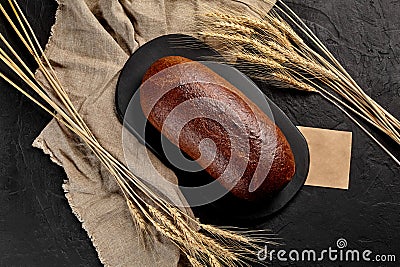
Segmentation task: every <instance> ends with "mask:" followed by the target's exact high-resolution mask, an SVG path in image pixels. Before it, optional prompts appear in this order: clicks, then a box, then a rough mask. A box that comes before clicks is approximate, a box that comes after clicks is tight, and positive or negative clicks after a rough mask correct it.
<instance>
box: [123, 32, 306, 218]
mask: <svg viewBox="0 0 400 267" xmlns="http://www.w3.org/2000/svg"><path fill="white" fill-rule="evenodd" d="M173 55H174V56H183V57H186V58H189V59H192V60H197V61H207V60H210V59H211V58H221V56H220V54H218V53H217V52H216V51H215V50H213V49H212V48H210V47H209V46H208V45H206V44H204V43H203V42H201V41H200V40H198V39H195V38H193V37H191V36H187V35H181V34H172V35H164V36H161V37H159V38H156V39H154V40H152V41H150V42H148V43H147V44H145V45H144V46H142V47H140V48H139V49H138V50H137V51H136V52H135V53H134V54H133V55H132V56H131V57H130V58H129V60H128V61H127V63H126V64H125V66H124V68H123V69H122V71H121V74H120V77H119V80H118V84H117V90H116V111H117V115H118V118H119V120H120V121H121V122H122V123H124V126H125V127H126V128H128V130H129V131H130V132H131V133H132V134H134V135H135V136H136V137H137V138H138V139H139V141H140V142H141V143H143V144H145V145H146V146H147V147H148V148H149V149H150V150H151V151H152V152H153V153H154V154H155V155H156V156H157V157H158V158H159V159H160V160H161V161H162V162H163V163H164V164H165V165H166V166H168V167H169V168H171V169H172V170H173V171H174V172H175V174H176V175H177V177H178V180H179V183H180V184H181V185H184V186H195V185H198V184H194V183H193V181H203V183H206V182H210V181H213V178H211V177H210V176H209V175H208V173H206V172H205V171H199V172H196V173H193V172H190V173H188V172H185V171H182V170H179V169H178V168H175V167H174V166H173V164H171V162H169V161H168V160H167V158H166V157H165V155H164V153H163V150H162V146H161V135H160V133H159V132H158V131H157V130H156V129H155V128H153V127H152V126H151V124H150V123H147V120H146V118H145V116H144V114H143V112H142V110H141V107H140V104H139V99H132V97H133V95H134V94H135V92H136V91H137V90H138V89H139V87H140V85H141V81H142V78H143V75H144V74H145V72H146V71H147V69H148V68H149V67H150V66H151V65H152V64H153V63H154V62H155V61H156V60H158V59H160V58H162V57H165V56H173ZM206 65H207V66H208V67H209V68H211V69H213V70H214V71H215V72H216V73H218V74H219V75H220V76H222V77H223V78H225V79H226V80H227V81H229V82H230V83H231V84H232V85H234V86H235V87H237V88H238V89H239V90H240V89H241V88H249V87H251V88H254V90H258V91H259V92H261V91H260V89H259V88H258V87H257V85H255V84H254V82H253V81H251V80H250V79H249V78H247V76H245V75H244V74H242V73H241V72H239V71H238V70H236V69H234V68H232V67H230V66H227V65H224V64H221V63H215V62H210V63H207V64H206ZM238 74H240V75H238ZM244 93H245V92H244ZM136 95H139V94H136ZM248 97H249V98H250V99H251V97H250V96H248ZM135 98H137V97H135ZM265 98H266V100H267V102H268V104H269V105H270V109H271V111H272V115H273V120H274V121H275V123H276V124H277V125H278V127H279V128H280V129H281V130H282V132H283V133H284V135H285V136H286V138H287V140H288V142H289V144H290V146H291V148H292V151H293V154H294V157H295V162H296V173H295V175H294V177H293V179H292V181H291V182H289V183H288V185H287V186H286V187H285V188H284V189H283V190H281V191H280V192H279V193H277V194H275V195H273V196H271V197H269V198H266V199H264V200H262V201H259V202H247V201H244V200H239V199H237V198H235V197H234V196H233V195H231V194H230V193H228V194H227V195H225V196H224V197H222V198H221V199H219V200H217V201H215V202H212V203H210V204H207V205H204V206H200V207H194V208H193V210H194V212H195V214H196V216H198V217H200V218H201V219H202V221H204V222H207V223H216V224H226V223H229V225H232V224H234V223H235V221H236V222H237V223H238V224H243V223H245V224H246V222H249V220H251V221H254V220H258V219H261V218H264V217H266V216H269V215H271V214H273V213H275V212H277V211H278V210H280V209H282V208H283V207H284V206H285V205H286V204H287V203H288V202H289V201H290V200H291V199H292V198H293V197H294V196H295V195H296V193H297V192H298V191H299V190H300V189H301V187H302V186H303V184H304V182H305V180H306V178H307V175H308V169H309V151H308V146H307V142H306V140H305V139H304V137H303V135H302V134H301V133H300V132H299V130H298V129H297V128H296V126H294V125H293V124H292V122H291V121H290V120H289V119H288V117H287V116H286V115H285V114H284V113H283V111H282V110H281V109H279V107H277V106H276V105H275V104H274V103H273V102H272V101H271V100H270V99H268V98H267V97H265ZM131 100H132V101H135V102H137V104H134V105H129V104H130V102H131ZM254 102H255V103H256V102H257V101H254ZM128 106H129V114H134V116H127V117H126V118H125V114H126V112H127V109H128ZM267 115H269V116H270V117H271V114H267ZM144 125H145V127H146V136H145V137H144V136H143V134H141V132H142V131H143V128H144ZM195 176H197V177H198V178H200V179H196V178H197V177H195ZM185 177H190V178H189V179H187V178H186V179H185ZM186 197H187V199H188V202H189V204H190V201H189V200H190V196H186Z"/></svg>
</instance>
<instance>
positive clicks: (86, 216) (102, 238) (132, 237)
mask: <svg viewBox="0 0 400 267" xmlns="http://www.w3.org/2000/svg"><path fill="white" fill-rule="evenodd" d="M246 2H247V3H248V2H257V1H252V0H246V1H228V0H219V1H213V2H212V4H213V5H223V6H225V7H231V8H240V9H241V10H243V12H246V11H248V12H250V10H249V8H248V7H247V5H246V4H245V3H246ZM210 3H211V2H210ZM200 6H202V2H201V1H200V0H190V1H189V0H120V1H118V0H86V1H84V0H59V8H58V11H57V17H56V23H55V25H54V26H53V29H52V37H51V38H50V41H49V43H48V45H47V47H46V50H45V53H46V55H47V56H48V58H49V59H50V62H51V63H52V64H53V66H54V67H55V70H56V72H57V75H58V77H59V79H60V81H61V83H62V84H63V85H64V87H65V89H66V90H67V92H68V94H69V96H70V98H71V100H72V101H73V103H74V104H75V105H76V107H77V108H78V110H79V112H80V114H81V115H82V116H83V118H84V119H85V121H86V122H87V124H88V125H89V127H90V129H91V130H92V131H93V133H94V135H95V136H96V137H97V138H98V140H99V141H100V143H101V144H102V145H103V146H104V147H105V148H106V149H107V150H109V151H110V152H111V153H112V154H113V155H115V156H116V157H117V158H118V159H119V160H121V161H124V153H123V150H122V140H121V136H122V125H121V124H120V123H119V121H118V119H117V117H116V115H115V106H114V93H115V89H116V83H117V79H118V75H119V73H120V70H121V68H122V67H123V66H124V63H125V62H126V60H127V59H128V57H129V55H130V54H132V53H133V52H134V51H135V50H136V49H137V48H138V47H139V46H140V45H142V44H144V43H145V42H146V41H149V40H151V39H153V38H155V37H157V36H160V35H163V34H167V33H173V32H184V31H186V30H188V28H187V27H189V26H190V27H192V26H193V25H194V19H195V12H198V11H199V10H198V9H199V7H200ZM264 8H265V7H264ZM37 77H38V78H39V79H40V80H41V81H42V82H43V83H44V84H46V83H45V79H44V78H43V77H42V76H41V73H40V72H38V73H37ZM132 142H136V143H134V144H133V145H131V148H132V147H133V150H134V151H130V153H132V154H130V155H135V157H136V158H137V164H136V165H137V166H136V170H137V171H139V172H140V173H141V174H142V175H148V176H151V175H154V173H152V172H154V171H155V170H154V168H151V167H149V166H148V165H147V164H148V163H147V162H144V161H143V160H142V156H143V155H144V154H143V153H146V152H145V151H144V147H143V146H142V145H140V144H139V143H138V142H137V141H136V140H133V141H132ZM34 146H36V147H39V148H41V149H43V150H44V152H45V153H48V154H49V155H50V156H51V158H52V160H53V161H54V162H56V163H57V164H59V165H61V166H62V167H63V168H64V169H65V172H66V173H67V176H68V180H67V181H65V184H64V189H65V192H66V197H67V199H68V201H69V204H70V205H71V207H72V210H73V212H74V214H75V215H76V216H77V217H78V219H79V220H80V221H81V222H82V225H83V228H84V229H85V230H86V231H87V233H88V235H89V237H90V238H91V240H92V242H93V244H94V246H95V248H96V250H97V252H98V255H99V258H100V260H101V262H102V263H103V264H105V265H106V266H142V267H145V266H151V267H153V266H177V265H178V262H179V259H180V253H179V250H178V249H177V248H176V247H175V246H174V245H173V244H172V243H170V242H169V241H167V240H165V239H164V238H162V237H161V236H155V242H154V244H153V246H152V247H151V248H147V249H145V248H144V247H143V246H142V245H141V244H140V242H139V238H138V234H137V232H136V229H135V227H134V225H133V223H132V219H131V217H130V215H129V211H128V209H127V207H126V204H125V201H124V199H123V197H122V196H121V195H120V193H119V190H118V187H117V185H116V183H115V182H114V180H113V178H112V177H111V176H110V174H109V173H108V172H107V171H106V170H105V169H103V168H102V166H101V164H100V163H99V161H98V160H97V159H96V158H95V157H94V156H93V155H92V154H91V153H90V152H89V151H88V149H87V147H86V146H85V145H84V144H82V143H80V141H79V139H77V138H76V137H75V136H74V135H72V134H70V133H69V132H68V131H67V130H65V129H63V128H62V127H60V125H59V124H58V123H57V122H56V121H54V120H53V121H52V122H51V123H50V124H49V125H48V126H47V127H46V128H45V129H44V130H43V132H42V133H41V134H40V136H39V137H38V138H37V139H36V140H35V142H34ZM153 163H154V164H155V165H156V166H155V167H156V168H157V169H158V170H159V172H160V173H162V174H163V176H164V177H165V178H166V179H168V180H170V181H173V182H176V177H175V176H174V174H173V173H172V172H171V171H170V170H168V169H167V168H166V167H164V166H163V165H162V164H161V163H160V162H158V161H157V159H156V158H153ZM176 194H177V195H178V196H179V192H176ZM182 201H184V200H183V199H182Z"/></svg>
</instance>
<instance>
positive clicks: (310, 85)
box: [197, 1, 400, 165]
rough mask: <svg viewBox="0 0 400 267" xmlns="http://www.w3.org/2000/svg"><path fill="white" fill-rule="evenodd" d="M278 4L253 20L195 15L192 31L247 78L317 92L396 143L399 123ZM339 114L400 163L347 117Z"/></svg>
mask: <svg viewBox="0 0 400 267" xmlns="http://www.w3.org/2000/svg"><path fill="white" fill-rule="evenodd" d="M278 2H279V4H280V5H281V6H282V7H280V6H279V5H278V6H275V7H274V9H273V10H272V11H270V12H263V11H262V10H259V12H258V13H260V14H262V13H264V15H263V16H262V17H259V18H258V17H253V16H251V15H243V14H238V13H236V12H234V11H231V10H225V9H223V8H221V9H219V10H213V11H212V12H211V13H207V14H203V15H202V16H201V23H200V29H201V30H200V31H199V32H197V33H198V34H199V35H200V36H203V37H205V40H206V41H210V40H212V41H211V42H210V44H211V45H213V44H215V43H217V44H218V46H217V47H215V48H216V49H217V50H219V51H220V52H221V53H222V54H224V55H227V56H228V57H229V58H233V59H235V60H236V61H233V62H232V63H233V64H235V65H236V66H237V67H238V68H239V69H240V70H242V71H244V72H245V73H247V74H249V75H250V76H252V77H255V78H257V79H261V80H265V81H268V82H270V83H272V84H274V85H275V86H278V87H284V88H294V89H297V90H301V91H307V92H316V93H319V94H320V95H321V96H323V97H324V98H325V99H326V100H328V101H330V102H331V103H332V104H334V105H335V106H336V107H338V108H340V109H341V110H342V111H345V109H347V110H349V111H351V112H353V113H354V114H356V115H358V116H359V117H360V118H362V119H363V120H364V121H365V122H367V123H369V124H371V125H373V126H375V127H376V128H377V129H379V130H380V131H382V132H383V133H385V134H386V135H387V136H389V137H390V138H392V139H393V140H394V141H395V142H397V143H398V144H400V122H399V120H398V119H396V118H395V117H394V116H392V115H391V114H390V113H389V112H388V111H386V110H385V109H384V108H382V107H381V106H380V105H379V104H378V103H376V102H375V101H374V100H373V99H372V98H370V97H369V96H368V95H367V94H366V93H365V92H364V91H363V90H362V89H361V88H360V86H359V85H358V84H357V83H356V82H355V81H354V80H353V79H352V78H351V76H350V75H349V74H348V73H347V72H346V70H345V69H344V68H343V67H342V66H341V65H340V63H339V62H338V61H337V60H336V59H335V58H334V56H333V55H332V54H331V53H330V52H329V50H328V49H327V48H326V47H325V46H324V45H323V44H322V42H321V41H320V40H319V39H318V38H317V37H316V36H315V35H314V34H313V33H312V31H311V30H310V29H309V28H308V27H307V26H306V25H305V24H304V23H303V22H302V21H301V19H300V18H299V17H298V16H297V15H296V14H295V13H294V12H293V11H292V10H291V9H290V8H289V7H288V6H286V5H285V4H284V3H283V2H282V1H278ZM285 10H286V11H285ZM278 12H280V13H281V14H283V15H284V16H285V17H287V18H288V20H289V21H291V22H292V23H294V24H295V25H296V26H297V28H299V29H300V31H301V32H302V33H303V34H305V35H306V37H307V38H308V39H310V40H311V42H312V43H313V44H314V45H316V46H317V48H319V50H321V52H322V54H319V53H318V52H317V51H315V50H314V49H312V48H311V47H310V46H309V45H307V44H306V42H305V41H304V40H303V39H302V38H301V37H300V36H299V34H297V33H296V31H295V30H294V29H293V28H292V27H291V26H290V25H289V23H288V22H286V21H285V20H284V19H283V18H282V17H281V16H280V15H279V14H278ZM232 25H233V26H232ZM222 26H224V27H222ZM239 28H240V29H241V30H240V31H238V30H237V29H239ZM215 41H217V42H215ZM221 44H222V45H221ZM345 114H346V115H347V116H348V117H349V118H350V119H351V120H352V121H353V122H355V123H356V124H357V125H358V126H359V127H360V128H361V129H362V130H363V131H364V132H366V133H367V134H368V136H369V137H371V138H372V139H373V140H374V141H375V142H376V143H377V144H378V145H379V146H380V147H381V148H382V149H383V150H384V151H385V152H386V153H387V154H388V155H389V156H390V157H392V158H393V160H395V162H396V163H397V164H399V165H400V161H399V160H398V159H397V158H396V157H395V156H394V155H393V154H392V153H391V152H390V151H389V150H388V149H387V148H386V147H385V146H383V145H382V144H381V143H380V142H379V141H378V140H377V139H376V138H375V137H374V136H373V135H372V134H371V133H370V132H369V131H368V130H367V129H365V127H363V126H362V125H361V124H360V123H359V122H358V121H357V120H356V119H355V118H354V117H353V116H351V114H349V113H348V112H345Z"/></svg>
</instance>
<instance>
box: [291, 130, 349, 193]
mask: <svg viewBox="0 0 400 267" xmlns="http://www.w3.org/2000/svg"><path fill="white" fill-rule="evenodd" d="M298 128H299V130H300V132H301V133H302V134H303V135H304V137H305V138H306V140H307V143H308V148H309V150H310V170H309V173H308V177H307V180H306V182H305V185H311V186H321V187H330V188H339V189H348V188H349V176H350V159H351V143H352V133H351V132H344V131H335V130H327V129H319V128H309V127H300V126H299V127H298Z"/></svg>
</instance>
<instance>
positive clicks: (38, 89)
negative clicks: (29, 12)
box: [0, 0, 268, 266]
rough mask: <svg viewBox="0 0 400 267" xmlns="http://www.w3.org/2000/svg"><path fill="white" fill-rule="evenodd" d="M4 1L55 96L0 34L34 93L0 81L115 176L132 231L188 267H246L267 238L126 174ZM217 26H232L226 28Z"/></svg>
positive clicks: (19, 15) (2, 55)
mask: <svg viewBox="0 0 400 267" xmlns="http://www.w3.org/2000/svg"><path fill="white" fill-rule="evenodd" d="M8 3H9V5H10V7H11V9H12V11H13V15H14V17H15V19H16V22H14V20H13V18H11V16H10V15H9V14H8V13H7V11H6V10H5V9H4V7H3V5H2V4H0V10H1V12H2V13H3V15H4V16H5V18H6V19H7V21H8V22H9V24H10V26H11V27H12V29H13V30H14V32H15V34H16V35H17V36H18V38H19V39H20V40H21V42H22V43H23V44H24V46H25V47H26V49H27V50H28V51H29V53H30V54H31V55H32V57H33V58H34V59H35V61H36V63H37V64H38V66H39V70H40V71H41V72H42V73H43V75H44V77H45V78H46V80H47V82H48V83H49V85H50V87H51V89H52V92H53V93H55V97H54V96H50V95H48V93H47V92H46V91H45V89H44V87H43V86H42V85H41V84H40V83H39V82H38V81H37V80H36V78H35V76H34V74H33V73H32V71H31V70H30V69H29V68H28V67H27V65H26V63H25V62H24V61H23V60H22V59H21V57H20V56H19V55H18V53H17V52H16V51H15V50H14V49H13V47H12V46H11V45H10V43H9V42H8V41H7V39H6V38H5V37H4V36H3V35H2V34H1V33H0V39H1V41H2V43H3V44H5V46H6V48H7V49H8V52H9V53H7V52H6V51H5V50H3V49H2V48H0V60H1V61H2V62H3V63H5V65H6V66H8V67H9V68H10V69H11V70H12V71H13V72H14V73H15V74H17V75H18V76H19V77H20V78H21V80H22V81H23V82H24V83H25V84H26V85H27V86H28V87H29V88H31V89H32V90H33V91H34V92H35V95H33V94H30V93H28V92H27V91H26V90H24V89H23V88H22V87H21V86H19V85H18V84H16V83H15V82H13V81H12V79H10V78H8V77H7V76H6V75H5V74H4V73H0V78H2V79H4V80H5V81H6V82H8V83H9V84H10V85H11V86H12V87H14V88H15V89H16V90H18V91H19V92H21V93H22V94H23V95H25V96H26V97H28V99H30V100H31V101H33V102H34V103H36V104H37V105H38V106H39V107H41V108H42V109H43V110H45V111H46V112H47V113H49V114H50V115H51V116H53V117H54V118H55V119H56V120H57V121H58V122H59V123H60V124H61V125H64V126H65V127H66V128H67V129H69V130H70V131H71V132H73V133H74V134H76V135H77V136H78V137H79V138H80V139H81V140H82V141H83V142H84V143H86V145H87V146H88V147H89V148H90V150H91V151H92V152H93V153H94V154H95V155H96V157H97V158H98V159H99V160H100V162H101V163H102V164H103V165H104V166H105V167H106V168H107V170H108V171H109V172H110V173H111V174H112V175H113V177H114V178H115V180H116V182H117V184H118V186H119V188H120V189H121V192H122V194H123V196H124V197H125V199H126V203H127V207H128V210H129V212H130V214H131V216H132V219H133V221H134V223H135V225H136V227H137V229H138V231H140V232H142V234H146V235H148V234H149V233H150V230H151V229H155V230H156V231H158V232H159V233H160V234H162V235H164V236H165V237H167V238H169V240H170V241H171V242H173V243H174V244H175V245H176V246H177V247H178V248H179V249H180V250H181V251H182V253H183V254H185V255H186V257H187V259H188V260H189V262H190V263H191V264H192V265H193V266H250V264H249V263H248V260H250V261H251V260H254V259H251V258H249V257H248V255H249V254H252V253H253V254H254V252H255V251H257V250H258V249H260V243H262V242H268V239H267V235H265V236H263V234H262V233H261V234H260V235H259V236H257V237H253V236H252V234H254V233H253V232H251V231H249V232H246V233H243V234H241V233H235V232H234V231H227V230H224V229H221V228H217V227H213V226H209V225H205V224H201V223H200V222H198V221H197V220H195V219H194V218H192V217H190V216H189V215H188V214H186V213H185V212H184V211H183V210H181V209H179V208H177V207H175V206H173V205H172V204H171V203H170V202H168V201H167V200H165V199H164V198H163V197H161V196H159V195H157V194H156V193H155V192H154V191H153V190H152V189H151V188H150V187H149V186H147V185H146V184H145V183H144V182H143V180H142V179H141V178H140V177H139V176H137V175H135V174H134V173H132V172H131V171H130V170H129V169H128V168H127V167H126V166H125V165H124V164H122V163H121V162H120V161H118V159H116V158H115V157H114V156H113V155H111V154H110V153H109V152H108V151H107V150H106V149H104V148H103V147H102V145H101V144H100V143H99V141H98V140H97V139H96V138H95V136H94V135H93V134H92V132H91V131H90V129H89V127H88V126H87V125H86V123H85V121H84V120H83V118H82V117H81V116H80V115H79V113H78V112H77V110H76V108H75V107H74V105H73V103H72V102H71V100H70V98H69V96H68V94H67V93H66V90H65V89H64V88H63V86H62V84H61V82H60V81H59V79H58V78H57V75H56V72H55V70H54V69H53V67H52V66H51V64H50V62H49V60H48V58H47V57H46V55H45V54H44V52H43V49H42V48H41V46H40V44H39V42H38V40H37V38H36V36H35V34H34V32H33V30H32V28H31V26H30V25H29V22H28V21H27V19H26V17H25V15H24V14H23V12H22V11H21V9H20V7H19V6H18V4H17V2H16V1H15V0H9V1H8ZM220 26H221V27H227V26H229V27H236V26H234V25H228V24H221V25H220ZM237 29H240V27H239V28H237ZM21 66H22V67H21ZM42 102H45V104H43V103H42ZM198 229H201V231H198ZM215 236H218V238H215Z"/></svg>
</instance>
